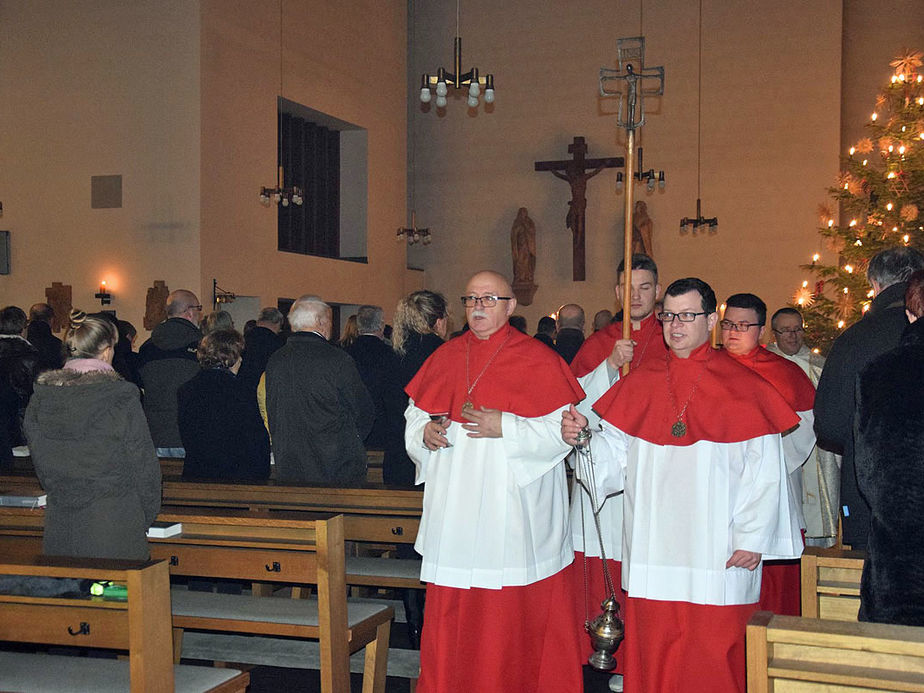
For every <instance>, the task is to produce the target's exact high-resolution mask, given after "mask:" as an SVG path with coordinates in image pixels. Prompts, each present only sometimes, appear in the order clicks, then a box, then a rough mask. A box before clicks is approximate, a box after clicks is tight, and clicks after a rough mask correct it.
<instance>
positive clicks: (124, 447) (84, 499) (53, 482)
mask: <svg viewBox="0 0 924 693" xmlns="http://www.w3.org/2000/svg"><path fill="white" fill-rule="evenodd" d="M25 430H26V434H27V435H28V438H29V449H30V450H31V452H32V462H33V464H35V473H36V474H37V475H38V478H39V481H41V482H42V487H43V488H44V489H45V491H46V492H47V494H48V507H47V508H46V509H45V531H44V538H43V542H42V547H43V550H44V552H45V553H46V554H55V555H63V556H84V557H95V558H125V559H139V560H143V559H146V558H147V557H148V542H147V538H146V537H145V534H144V533H145V531H146V530H147V528H148V527H150V526H151V523H152V522H153V521H154V518H155V517H156V516H157V513H158V511H159V510H160V494H161V486H160V463H159V462H158V461H157V456H156V455H155V454H154V445H153V443H152V442H151V435H150V433H148V427H147V423H146V422H145V418H144V414H143V413H142V411H141V402H140V401H139V399H138V388H137V387H135V386H134V385H132V384H131V383H127V382H125V381H124V380H122V378H121V377H120V376H119V375H118V374H117V373H116V372H115V371H91V372H89V373H78V372H77V371H72V370H69V369H64V370H58V371H48V372H46V373H43V374H42V375H40V376H39V378H38V381H37V382H36V385H35V394H34V395H32V400H31V401H30V402H29V408H28V409H27V410H26V420H25Z"/></svg>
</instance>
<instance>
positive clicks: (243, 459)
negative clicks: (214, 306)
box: [177, 330, 270, 481]
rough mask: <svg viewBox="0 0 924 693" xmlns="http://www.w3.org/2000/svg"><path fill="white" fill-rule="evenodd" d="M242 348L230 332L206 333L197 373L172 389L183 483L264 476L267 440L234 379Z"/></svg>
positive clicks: (248, 394)
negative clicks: (182, 455) (181, 450)
mask: <svg viewBox="0 0 924 693" xmlns="http://www.w3.org/2000/svg"><path fill="white" fill-rule="evenodd" d="M243 348H244V339H243V338H242V337H241V335H240V334H239V333H238V332H237V331H235V330H216V331H215V332H209V333H208V334H206V335H205V337H203V338H202V341H201V342H200V343H199V349H198V351H197V352H196V356H197V358H198V360H199V365H200V366H201V370H200V371H199V373H198V374H197V375H196V376H195V377H193V379H192V380H189V381H187V382H185V383H183V384H182V385H180V389H179V390H177V403H178V410H177V411H178V414H179V416H178V418H179V424H180V436H181V438H182V440H183V447H184V448H185V449H186V460H185V462H184V463H183V478H184V479H228V480H241V481H243V480H260V479H266V478H268V477H269V473H270V461H269V460H270V444H269V436H268V435H267V433H266V428H265V427H264V426H263V419H262V418H261V417H260V411H259V409H258V408H257V400H256V398H255V397H254V396H253V392H252V391H251V390H250V389H249V388H248V387H247V385H246V384H245V383H244V382H242V381H241V380H239V379H238V377H237V372H238V369H239V368H240V366H241V351H243Z"/></svg>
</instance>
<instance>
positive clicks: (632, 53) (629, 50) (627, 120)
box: [600, 36, 664, 375]
mask: <svg viewBox="0 0 924 693" xmlns="http://www.w3.org/2000/svg"><path fill="white" fill-rule="evenodd" d="M616 53H617V56H618V59H619V68H618V69H615V70H614V69H612V68H609V67H601V68H600V95H601V96H618V97H620V98H619V110H618V112H617V116H616V124H617V125H618V126H619V127H621V128H625V130H626V215H625V218H626V228H625V239H624V255H623V262H624V267H625V268H626V271H625V272H624V273H623V292H622V337H623V339H629V337H630V336H631V334H632V320H631V316H630V315H629V309H630V302H631V295H632V211H633V208H634V206H635V204H634V199H633V188H634V187H635V186H634V183H635V178H636V176H635V171H634V164H635V156H634V155H635V130H636V128H640V127H641V126H642V125H644V124H645V97H646V96H661V95H662V94H663V93H664V68H663V67H660V66H659V67H645V37H644V36H633V37H630V38H621V39H617V41H616ZM645 80H649V82H650V81H651V80H657V86H650V87H646V86H645ZM608 82H620V83H621V84H619V85H618V88H617V89H609V90H608V89H607V83H608ZM623 89H624V90H625V102H626V107H625V110H623V99H622V95H623ZM622 371H623V375H625V374H626V373H628V372H629V364H628V363H627V364H625V365H624V366H623V367H622Z"/></svg>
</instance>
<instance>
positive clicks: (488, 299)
mask: <svg viewBox="0 0 924 693" xmlns="http://www.w3.org/2000/svg"><path fill="white" fill-rule="evenodd" d="M512 298H513V296H462V305H463V306H465V307H466V308H472V307H474V306H477V305H478V304H479V303H480V304H481V307H482V308H493V307H494V306H496V305H497V302H498V301H509V300H511V299H512Z"/></svg>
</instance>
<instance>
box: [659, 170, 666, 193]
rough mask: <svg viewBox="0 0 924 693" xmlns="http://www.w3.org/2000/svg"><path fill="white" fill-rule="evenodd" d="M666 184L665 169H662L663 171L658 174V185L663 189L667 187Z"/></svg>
mask: <svg viewBox="0 0 924 693" xmlns="http://www.w3.org/2000/svg"><path fill="white" fill-rule="evenodd" d="M666 185H667V182H666V181H665V179H664V171H661V172H660V173H659V174H658V187H659V188H660V189H661V190H664V188H665V186H666Z"/></svg>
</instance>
